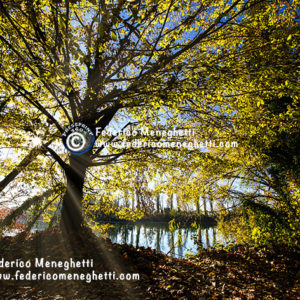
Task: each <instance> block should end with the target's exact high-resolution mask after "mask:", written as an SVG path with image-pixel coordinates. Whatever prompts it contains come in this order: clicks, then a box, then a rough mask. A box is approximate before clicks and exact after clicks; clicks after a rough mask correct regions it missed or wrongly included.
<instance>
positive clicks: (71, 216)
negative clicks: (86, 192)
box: [60, 154, 88, 233]
mask: <svg viewBox="0 0 300 300" xmlns="http://www.w3.org/2000/svg"><path fill="white" fill-rule="evenodd" d="M87 161H88V160H87V155H74V154H72V155H71V156H70V165H68V167H67V168H66V170H65V173H66V178H67V190H66V193H65V195H64V197H63V203H62V211H61V221H60V226H61V228H62V230H63V231H64V232H66V233H70V232H73V231H75V232H77V231H79V230H80V229H81V225H82V222H83V216H82V198H83V185H84V179H85V172H86V169H87V167H88V163H87Z"/></svg>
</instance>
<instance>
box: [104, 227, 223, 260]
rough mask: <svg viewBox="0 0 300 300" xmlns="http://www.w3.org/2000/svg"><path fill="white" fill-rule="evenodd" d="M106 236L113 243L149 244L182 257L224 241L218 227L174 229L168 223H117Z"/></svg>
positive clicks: (144, 245)
mask: <svg viewBox="0 0 300 300" xmlns="http://www.w3.org/2000/svg"><path fill="white" fill-rule="evenodd" d="M108 237H109V238H110V239H111V240H112V242H113V243H118V244H130V245H133V246H143V247H146V248H147V247H151V248H152V249H156V250H158V251H161V252H163V253H166V254H168V255H171V256H173V257H178V258H184V257H185V255H186V254H191V253H193V254H196V253H197V252H198V250H200V249H201V247H202V248H208V247H212V246H213V245H214V244H216V243H218V242H223V239H222V237H220V236H219V235H218V233H217V229H216V228H213V227H209V228H202V229H197V228H178V229H175V230H173V231H171V230H170V229H169V226H168V224H159V223H154V224H153V223H151V224H134V225H128V224H126V225H125V224H116V225H115V227H114V228H112V229H110V231H109V234H108Z"/></svg>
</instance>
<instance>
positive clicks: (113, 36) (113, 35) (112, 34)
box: [110, 31, 118, 41]
mask: <svg viewBox="0 0 300 300" xmlns="http://www.w3.org/2000/svg"><path fill="white" fill-rule="evenodd" d="M110 36H111V38H112V39H113V40H114V41H116V40H117V39H118V38H117V35H116V34H115V33H114V32H113V31H112V32H111V33H110Z"/></svg>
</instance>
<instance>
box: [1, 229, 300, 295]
mask: <svg viewBox="0 0 300 300" xmlns="http://www.w3.org/2000/svg"><path fill="white" fill-rule="evenodd" d="M298 254H299V252H296V251H295V250H292V249H286V248H284V247H282V248H281V249H277V250H276V251H274V250H270V249H265V248H245V247H242V246H239V247H237V249H236V251H234V252H228V251H224V250H206V251H203V252H201V253H200V254H198V255H196V256H193V257H191V258H189V259H176V258H172V257H169V256H166V255H164V254H162V253H160V252H156V251H154V250H152V249H150V248H143V247H139V248H135V247H132V246H129V245H118V244H112V243H111V241H110V240H109V239H103V238H98V237H95V236H94V235H93V234H92V233H91V232H90V231H85V232H83V233H82V234H81V235H80V237H79V238H76V239H75V238H70V239H69V240H66V239H64V238H63V237H62V234H61V233H60V232H59V231H58V230H52V231H50V230H47V231H44V232H39V233H35V234H30V235H26V236H25V235H23V236H22V235H21V236H20V235H19V236H15V237H3V238H2V239H1V240H0V263H1V259H2V258H4V260H5V261H15V260H16V259H20V260H22V261H28V260H30V262H32V263H31V265H32V267H31V269H27V268H22V269H21V268H18V267H14V268H1V264H0V299H39V300H42V299H72V300H75V299H87V300H90V299H109V300H115V299H116V300H117V299H122V300H125V299H300V289H299V278H300V276H299V275H300V273H299V266H300V261H299V256H298ZM42 257H43V258H45V260H52V261H53V260H55V261H64V260H69V259H70V258H73V259H74V260H82V259H93V262H94V266H93V268H81V269H70V270H69V271H64V270H63V269H51V268H50V269H41V268H37V267H36V266H34V260H35V258H42ZM16 270H20V271H21V272H22V273H26V272H28V271H31V272H32V273H42V272H48V273H51V272H52V273H53V272H54V273H61V272H66V273H70V272H74V273H91V272H92V270H94V271H95V272H97V273H104V272H110V271H111V272H115V273H116V274H117V276H118V274H120V273H139V274H140V279H139V280H133V281H125V280H124V281H123V280H102V281H92V282H91V283H86V282H85V281H80V280H79V281H72V280H70V281H62V280H60V281H54V280H50V281H47V280H31V281H20V280H4V279H3V277H2V278H1V273H2V274H3V273H6V274H8V273H9V274H11V275H12V276H13V275H14V274H15V272H16Z"/></svg>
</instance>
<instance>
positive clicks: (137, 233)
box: [135, 225, 141, 247]
mask: <svg viewBox="0 0 300 300" xmlns="http://www.w3.org/2000/svg"><path fill="white" fill-rule="evenodd" d="M136 228H137V230H136V238H135V246H136V247H138V246H139V245H140V234H141V225H137V226H136Z"/></svg>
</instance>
